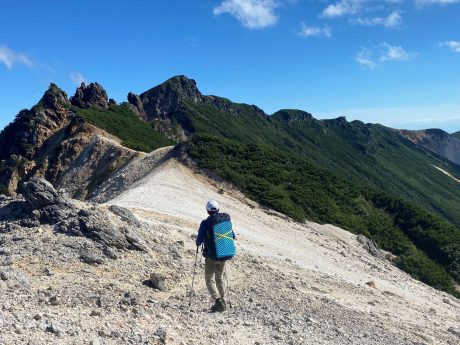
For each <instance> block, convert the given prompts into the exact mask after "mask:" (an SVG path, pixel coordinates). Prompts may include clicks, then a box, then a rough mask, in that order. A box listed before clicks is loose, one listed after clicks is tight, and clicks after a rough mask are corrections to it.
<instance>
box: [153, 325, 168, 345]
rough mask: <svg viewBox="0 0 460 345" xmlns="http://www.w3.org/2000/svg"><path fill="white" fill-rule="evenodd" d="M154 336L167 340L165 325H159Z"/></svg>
mask: <svg viewBox="0 0 460 345" xmlns="http://www.w3.org/2000/svg"><path fill="white" fill-rule="evenodd" d="M154 336H155V337H156V338H158V339H160V340H162V341H163V342H164V341H165V340H166V330H165V329H164V328H163V327H159V328H157V330H156V331H155V333H154Z"/></svg>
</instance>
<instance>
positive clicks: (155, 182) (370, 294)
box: [109, 159, 460, 344]
mask: <svg viewBox="0 0 460 345" xmlns="http://www.w3.org/2000/svg"><path fill="white" fill-rule="evenodd" d="M220 189H224V191H223V194H222V193H219V190H220ZM221 192H222V190H221ZM208 199H216V200H217V201H218V202H219V203H220V205H221V211H222V212H227V213H230V215H231V216H232V219H233V222H234V226H235V229H236V233H237V237H238V241H237V243H238V250H239V253H240V255H244V257H250V258H254V260H256V262H258V260H262V262H264V263H266V264H269V265H273V267H276V268H277V270H278V271H280V272H284V275H283V278H284V279H285V280H286V282H287V283H289V282H291V281H293V280H295V279H302V280H303V281H307V282H310V283H307V285H306V286H303V285H302V289H300V292H299V291H296V293H295V294H294V293H293V297H292V298H299V293H301V295H302V296H303V298H304V299H305V300H307V301H308V300H310V299H312V298H313V299H314V298H316V297H318V296H320V297H321V300H324V302H323V304H324V308H329V307H328V306H327V304H328V303H334V304H335V305H337V306H339V307H340V308H341V309H340V310H341V311H342V313H343V315H344V317H345V318H346V317H347V313H349V314H350V318H352V315H353V317H356V315H360V316H359V318H360V319H361V322H362V323H363V325H364V324H367V322H370V323H377V324H380V325H382V328H381V329H380V328H379V327H371V329H373V332H376V333H378V332H381V334H372V337H370V338H369V339H368V340H367V341H366V336H365V335H363V334H360V332H359V329H356V328H355V326H349V327H348V326H346V325H341V326H340V328H339V329H338V330H337V334H339V335H338V338H339V339H338V340H337V341H333V340H332V339H331V340H330V342H327V343H334V344H335V343H337V344H342V343H343V344H344V343H351V344H354V343H356V344H358V343H359V344H375V343H377V342H376V340H375V339H377V338H379V337H381V339H382V341H383V342H382V344H385V339H387V340H386V341H387V342H386V343H388V344H396V343H398V344H399V343H400V344H456V343H457V344H458V342H457V341H458V339H460V338H458V337H456V336H455V335H453V334H451V333H450V332H448V331H447V330H448V328H449V327H458V325H460V304H459V303H458V301H457V300H455V298H453V297H452V296H449V295H447V294H444V293H442V292H439V291H437V290H434V289H432V288H431V287H429V286H426V285H424V284H422V283H420V282H418V281H415V280H413V279H411V278H410V277H409V276H408V275H407V274H405V273H404V272H402V271H400V270H398V269H397V268H395V267H393V266H392V265H391V264H389V263H388V262H385V261H382V260H379V259H376V258H374V257H372V256H370V255H369V254H368V253H367V252H366V251H365V250H364V249H363V248H362V247H361V246H360V245H359V244H358V242H357V241H356V238H355V236H354V235H353V234H351V233H349V232H346V231H344V230H342V229H339V228H337V227H334V226H331V225H319V224H315V223H310V222H308V223H307V224H305V225H302V224H298V223H296V222H293V221H290V220H288V219H286V218H285V217H284V216H282V215H279V214H276V213H275V212H273V211H266V210H264V209H263V208H261V207H259V206H258V205H257V204H255V203H254V202H251V201H249V200H247V199H246V198H244V196H243V195H242V194H241V193H239V192H237V191H235V190H232V189H231V188H229V187H228V186H227V187H222V186H219V185H217V184H216V183H215V182H212V181H210V180H209V179H207V178H205V177H203V176H201V175H199V174H196V173H194V172H192V171H191V170H190V169H189V168H187V167H185V166H184V165H182V164H181V163H179V162H178V161H176V160H175V159H169V160H167V161H166V162H165V163H163V164H162V165H160V166H159V167H158V168H156V169H155V170H154V171H153V172H152V173H150V174H149V175H148V176H146V177H144V178H143V179H141V180H140V181H138V182H137V183H135V184H134V185H132V186H131V187H130V189H129V190H126V191H124V192H123V193H121V194H120V195H118V196H117V197H116V198H114V199H112V200H110V201H109V204H115V205H119V206H123V207H127V208H130V209H131V210H132V211H133V212H135V214H136V215H137V216H138V217H140V218H141V219H142V220H144V221H146V222H148V223H150V224H152V225H159V224H161V225H165V224H166V225H167V226H168V227H177V228H178V229H181V231H185V232H186V233H189V234H190V235H192V234H194V233H195V232H196V230H197V227H198V225H199V222H200V221H201V220H202V219H203V218H204V217H205V216H206V213H205V209H204V206H205V203H206V201H207V200H208ZM190 241H193V240H192V239H191V240H190ZM187 246H193V244H187ZM233 271H234V272H235V271H237V270H234V268H233ZM260 279H262V281H261V282H260V283H262V284H264V279H266V281H267V284H269V281H270V277H269V273H267V274H266V275H263V276H261V277H260ZM371 280H372V281H374V282H375V284H376V288H375V289H373V288H370V287H368V286H367V285H365V283H366V282H368V281H371ZM250 281H251V279H250V277H249V274H245V272H235V274H234V275H233V282H232V284H233V285H237V286H238V288H235V290H237V291H239V292H240V293H245V291H246V292H247V291H251V285H250ZM293 289H297V290H299V288H296V287H293ZM288 291H289V290H288ZM274 296H275V297H274ZM294 296H295V297H294ZM267 297H270V298H276V294H274V295H271V296H254V299H256V300H257V299H264V298H267ZM289 298H290V296H289V292H287V293H286V292H284V294H283V296H282V298H281V295H280V305H281V306H280V308H283V307H282V306H283V301H284V302H285V306H289V305H292V304H296V303H298V302H296V300H294V299H293V300H289ZM331 301H332V302H331ZM303 311H304V312H308V306H307V305H306V306H305V308H304V310H303ZM310 312H312V310H310ZM315 316H316V318H317V319H318V320H317V322H320V323H321V322H326V323H327V322H328V319H327V317H326V316H325V315H324V314H322V313H320V312H317V313H316V314H315ZM315 316H314V317H315ZM324 318H325V319H324ZM248 327H250V326H248ZM248 327H246V329H248ZM248 330H250V328H249V329H248ZM388 334H394V335H396V338H397V339H398V341H395V340H394V339H395V338H391V337H389V338H385V337H386V336H388ZM397 335H399V336H400V337H401V338H398V336H397ZM242 336H243V335H242ZM315 336H318V338H316V339H321V337H319V335H314V334H312V338H311V339H314V337H315ZM244 337H246V338H247V339H246V340H244V341H243V340H242V342H241V344H246V343H248V344H252V343H254V341H253V338H251V332H249V333H248V332H247V331H246V333H245V334H244ZM340 339H342V340H340ZM358 339H359V341H358ZM372 339H373V340H372ZM345 340H346V341H345ZM302 343H304V342H302ZM305 343H308V344H310V343H312V344H314V342H305Z"/></svg>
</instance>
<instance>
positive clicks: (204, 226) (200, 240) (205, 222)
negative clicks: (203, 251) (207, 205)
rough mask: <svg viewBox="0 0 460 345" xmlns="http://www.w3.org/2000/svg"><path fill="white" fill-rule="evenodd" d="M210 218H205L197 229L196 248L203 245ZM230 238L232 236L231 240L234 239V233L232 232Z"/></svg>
mask: <svg viewBox="0 0 460 345" xmlns="http://www.w3.org/2000/svg"><path fill="white" fill-rule="evenodd" d="M210 218H211V217H208V218H206V219H205V220H203V221H202V222H201V224H200V228H199V229H198V236H197V237H196V245H197V247H199V246H201V244H202V243H205V238H206V235H207V233H208V229H209V227H210V226H211V224H210V223H211V219H210ZM232 236H233V239H235V238H236V236H235V232H234V231H232Z"/></svg>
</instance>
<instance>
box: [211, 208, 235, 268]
mask: <svg viewBox="0 0 460 345" xmlns="http://www.w3.org/2000/svg"><path fill="white" fill-rule="evenodd" d="M209 221H210V226H209V227H208V233H207V236H206V237H207V238H206V248H207V253H206V254H207V255H206V256H207V257H209V258H211V259H214V260H218V261H224V260H229V259H231V258H232V257H234V256H235V254H236V247H235V239H234V234H233V227H232V220H231V218H230V215H228V214H227V213H217V214H215V215H213V216H211V217H209Z"/></svg>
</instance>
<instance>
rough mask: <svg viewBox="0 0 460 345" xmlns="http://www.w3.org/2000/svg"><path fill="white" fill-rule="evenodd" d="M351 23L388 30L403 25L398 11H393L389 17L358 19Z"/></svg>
mask: <svg viewBox="0 0 460 345" xmlns="http://www.w3.org/2000/svg"><path fill="white" fill-rule="evenodd" d="M351 22H352V23H356V24H359V25H363V26H374V25H382V26H385V27H387V28H394V27H397V26H400V25H401V23H402V17H401V14H399V12H398V11H393V12H392V13H390V14H389V15H388V16H387V17H373V18H357V19H355V20H352V21H351Z"/></svg>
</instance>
